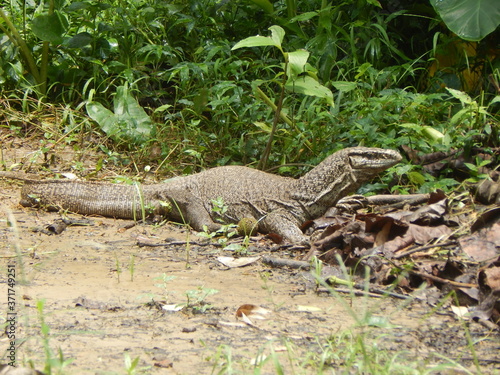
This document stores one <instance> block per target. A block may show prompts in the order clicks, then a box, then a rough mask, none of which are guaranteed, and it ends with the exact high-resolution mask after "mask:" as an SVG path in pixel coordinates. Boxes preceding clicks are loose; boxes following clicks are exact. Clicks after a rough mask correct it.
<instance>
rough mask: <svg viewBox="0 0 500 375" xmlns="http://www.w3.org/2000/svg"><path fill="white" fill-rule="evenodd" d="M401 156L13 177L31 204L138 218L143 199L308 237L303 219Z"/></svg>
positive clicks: (357, 151)
mask: <svg viewBox="0 0 500 375" xmlns="http://www.w3.org/2000/svg"><path fill="white" fill-rule="evenodd" d="M400 160H401V155H399V153H397V152H396V151H392V150H383V149H377V148H367V147H352V148H346V149H343V150H340V151H338V152H336V153H334V154H332V155H330V156H329V157H327V158H326V159H325V160H324V161H323V162H321V163H320V164H319V165H318V166H316V167H315V168H313V169H312V170H311V171H310V172H308V173H306V174H305V175H304V176H302V177H300V178H298V179H293V178H289V177H281V176H278V175H274V174H269V173H265V172H262V171H259V170H256V169H252V168H247V167H242V166H224V167H218V168H213V169H209V170H206V171H204V172H201V173H197V174H194V175H190V176H185V177H177V178H173V179H171V180H167V181H166V182H164V183H161V184H152V185H143V186H133V185H116V184H105V183H95V182H78V181H76V182H71V181H61V180H54V181H35V180H31V179H26V178H22V177H19V176H18V177H15V178H20V179H23V180H25V181H26V184H25V186H24V187H23V189H22V192H21V202H20V203H21V205H23V206H26V207H30V206H35V207H38V206H52V207H58V208H62V209H66V210H69V211H72V212H76V213H80V214H84V215H102V216H109V217H116V218H123V219H136V218H141V217H142V214H141V207H144V206H147V207H148V208H150V209H151V210H152V211H154V212H155V213H157V214H162V215H164V216H166V217H167V218H169V219H171V220H174V221H180V222H186V223H189V224H190V225H191V226H192V227H193V228H194V229H195V230H198V231H200V230H203V226H206V227H207V228H208V229H209V230H210V231H215V230H217V229H218V228H220V225H221V224H219V222H220V220H222V221H223V222H226V223H237V222H238V221H239V220H241V219H242V218H245V217H251V218H254V219H256V220H258V222H259V227H258V229H259V231H260V232H262V233H277V234H279V235H281V236H282V237H284V238H285V239H286V240H288V241H290V242H294V243H307V241H308V238H307V237H306V236H305V235H304V234H303V233H302V231H301V230H300V225H301V224H302V223H304V222H305V221H307V220H312V219H315V218H318V217H320V216H322V215H323V214H324V213H325V212H326V210H327V209H328V208H329V207H331V206H333V205H335V203H336V202H337V201H338V200H339V199H341V198H343V197H345V196H346V195H348V194H350V193H353V192H355V191H356V190H357V189H358V188H359V187H360V186H361V185H362V184H363V183H365V182H367V181H369V180H371V179H372V178H373V177H375V176H376V175H377V174H378V173H380V172H381V171H384V170H386V169H387V168H389V167H391V166H393V165H395V164H397V163H398V162H399V161H400ZM5 173H8V172H4V176H5ZM1 175H2V174H0V176H1ZM7 177H8V176H7ZM11 177H13V176H11ZM219 198H222V201H223V203H224V206H225V207H226V208H227V211H226V212H225V213H224V214H221V215H218V214H217V213H215V212H214V211H213V204H212V201H213V200H217V199H219ZM164 202H169V203H170V206H171V209H167V208H165V205H164Z"/></svg>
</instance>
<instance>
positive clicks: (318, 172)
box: [291, 154, 361, 217]
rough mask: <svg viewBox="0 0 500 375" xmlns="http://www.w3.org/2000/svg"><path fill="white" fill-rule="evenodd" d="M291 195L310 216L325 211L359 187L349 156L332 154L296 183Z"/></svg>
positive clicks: (316, 215) (359, 183)
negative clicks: (343, 156)
mask: <svg viewBox="0 0 500 375" xmlns="http://www.w3.org/2000/svg"><path fill="white" fill-rule="evenodd" d="M293 185H294V187H293V189H292V190H293V191H292V192H291V196H292V198H293V199H295V200H297V201H298V202H299V203H300V204H301V206H302V207H303V208H304V210H305V211H306V215H307V216H309V217H318V216H321V215H323V214H324V213H325V212H326V210H327V209H328V208H329V207H331V206H333V205H335V203H337V201H338V200H339V199H340V198H343V197H345V196H346V195H348V194H350V193H352V192H354V191H356V190H357V189H358V188H359V186H360V185H361V182H359V181H358V179H357V177H356V174H355V173H354V172H353V170H352V168H351V165H350V163H349V160H348V159H347V158H342V157H338V155H336V154H333V155H331V156H329V157H328V158H326V159H325V160H324V161H323V162H322V163H320V164H319V165H318V166H316V167H315V168H313V169H312V170H311V171H309V172H308V173H306V174H305V175H304V176H302V177H300V178H299V179H297V180H296V181H295V183H294V184H293Z"/></svg>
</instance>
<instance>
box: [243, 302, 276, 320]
mask: <svg viewBox="0 0 500 375" xmlns="http://www.w3.org/2000/svg"><path fill="white" fill-rule="evenodd" d="M270 312H271V311H270V310H267V309H265V308H263V307H260V306H257V305H252V304H244V305H241V306H240V307H238V310H236V317H237V318H243V317H244V316H246V317H249V316H251V317H252V318H254V319H266V318H265V317H264V315H267V314H269V313H270Z"/></svg>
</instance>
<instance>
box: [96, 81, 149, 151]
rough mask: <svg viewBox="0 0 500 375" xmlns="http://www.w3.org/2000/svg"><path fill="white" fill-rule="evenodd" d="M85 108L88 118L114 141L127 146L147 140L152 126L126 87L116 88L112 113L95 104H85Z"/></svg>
mask: <svg viewBox="0 0 500 375" xmlns="http://www.w3.org/2000/svg"><path fill="white" fill-rule="evenodd" d="M86 108H87V113H88V114H89V116H90V117H91V118H92V119H93V120H94V121H96V122H97V123H98V124H99V126H100V127H101V129H102V130H103V131H104V132H105V133H106V134H107V135H109V136H110V137H111V138H113V139H114V140H115V141H118V142H125V143H127V144H129V145H130V144H140V143H143V142H144V141H146V140H148V138H149V136H150V134H151V131H152V129H153V126H154V125H153V122H152V121H151V119H150V118H149V116H148V115H147V113H146V112H145V111H144V109H143V108H142V107H141V106H140V105H139V103H137V100H136V99H135V98H134V97H133V96H132V95H131V94H130V93H129V92H128V89H127V87H126V86H119V87H117V90H116V95H115V98H114V113H113V112H111V111H110V110H109V109H107V108H105V107H104V106H103V105H102V104H100V103H96V102H90V103H87V105H86Z"/></svg>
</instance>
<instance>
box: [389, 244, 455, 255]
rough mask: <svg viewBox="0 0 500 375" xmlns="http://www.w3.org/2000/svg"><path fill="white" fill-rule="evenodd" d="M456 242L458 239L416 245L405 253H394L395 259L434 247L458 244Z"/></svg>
mask: <svg viewBox="0 0 500 375" xmlns="http://www.w3.org/2000/svg"><path fill="white" fill-rule="evenodd" d="M456 244H457V242H456V241H449V242H445V243H441V244H434V245H426V246H418V247H416V248H414V249H411V250H408V251H405V252H404V253H399V254H397V255H394V259H401V258H404V257H406V256H408V255H411V254H414V253H418V252H420V251H424V250H428V249H432V248H434V247H445V246H451V245H456Z"/></svg>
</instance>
